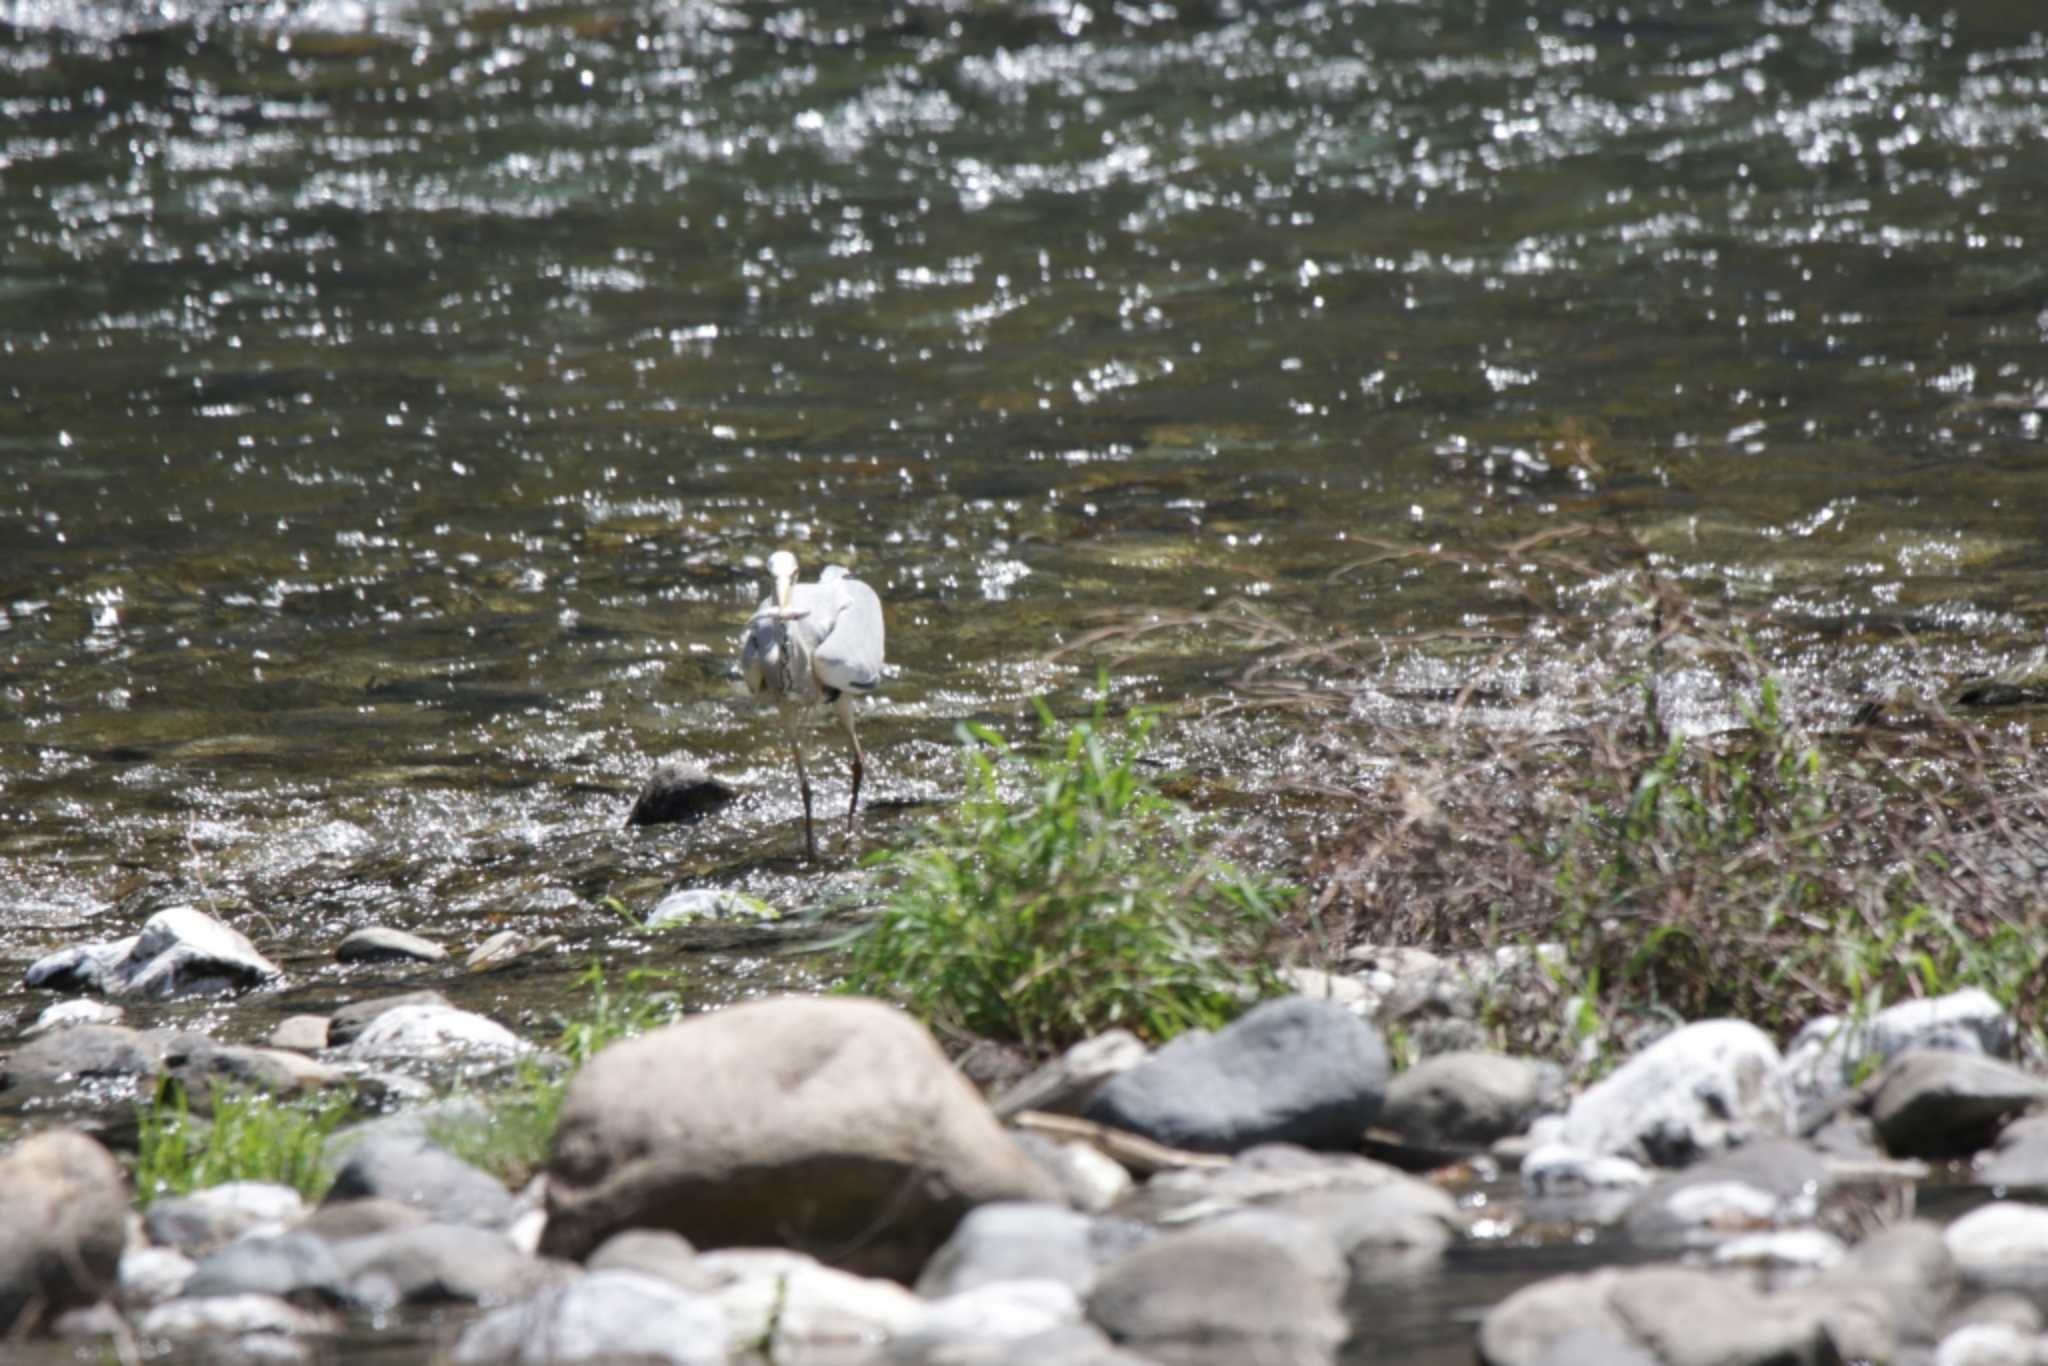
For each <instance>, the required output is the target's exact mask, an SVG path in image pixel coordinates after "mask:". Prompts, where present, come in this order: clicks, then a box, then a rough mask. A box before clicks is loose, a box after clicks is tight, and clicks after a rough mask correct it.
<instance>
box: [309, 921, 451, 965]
mask: <svg viewBox="0 0 2048 1366" xmlns="http://www.w3.org/2000/svg"><path fill="white" fill-rule="evenodd" d="M334 956H335V957H336V958H338V959H340V960H341V961H342V962H344V963H394V962H412V963H438V962H440V961H441V960H442V959H444V958H446V957H447V956H448V950H446V949H444V948H442V947H441V946H440V945H439V944H436V943H435V942H434V941H433V940H431V939H423V938H421V937H420V936H419V935H416V934H408V933H406V932H405V931H404V930H395V929H392V928H391V927H390V926H388V925H369V926H365V927H364V928H362V929H360V930H356V931H355V932H354V933H352V934H350V935H348V936H347V937H346V938H344V939H343V940H342V941H341V942H340V943H339V944H337V945H335V947H334Z"/></svg>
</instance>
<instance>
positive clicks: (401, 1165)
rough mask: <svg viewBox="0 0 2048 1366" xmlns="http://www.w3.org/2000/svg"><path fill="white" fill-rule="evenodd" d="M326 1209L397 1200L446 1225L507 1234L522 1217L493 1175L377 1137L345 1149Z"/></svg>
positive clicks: (421, 1143)
mask: <svg viewBox="0 0 2048 1366" xmlns="http://www.w3.org/2000/svg"><path fill="white" fill-rule="evenodd" d="M345 1151H346V1156H345V1157H344V1158H343V1160H342V1163H341V1166H340V1169H339V1170H337V1171H336V1172H335V1174H334V1184H333V1185H332V1186H330V1187H328V1190H327V1196H326V1198H325V1199H324V1200H323V1201H322V1202H321V1205H322V1207H323V1208H325V1207H326V1206H329V1205H336V1204H341V1203H343V1202H346V1201H350V1200H363V1199H380V1200H395V1201H397V1202H399V1203H400V1204H405V1205H411V1206H412V1207H413V1208H415V1209H418V1210H422V1211H424V1212H425V1213H426V1214H427V1215H428V1216H429V1217H430V1218H432V1219H435V1220H438V1221H440V1222H443V1223H453V1224H469V1225H473V1226H475V1227H478V1228H489V1229H503V1228H508V1227H510V1226H511V1224H512V1222H513V1221H514V1220H515V1219H517V1218H518V1217H519V1213H520V1206H519V1203H518V1202H517V1201H516V1200H515V1199H514V1198H513V1196H512V1193H511V1192H510V1191H508V1190H506V1189H505V1187H504V1186H503V1185H502V1184H500V1182H499V1181H498V1179H497V1178H496V1177H494V1176H492V1175H491V1174H490V1173H488V1172H486V1171H483V1170H481V1169H479V1168H477V1167H472V1166H471V1165H470V1164H469V1163H467V1162H464V1161H463V1160H462V1159H461V1158H459V1157H456V1156H455V1155H454V1154H453V1153H450V1152H448V1151H446V1150H445V1149H442V1148H438V1147H435V1146H434V1145H433V1144H432V1143H429V1142H427V1141H425V1140H423V1139H416V1138H406V1137H403V1136H400V1135H374V1136H372V1137H369V1138H366V1139H363V1140H362V1141H360V1142H357V1143H355V1144H353V1145H352V1146H349V1147H347V1148H346V1150H345Z"/></svg>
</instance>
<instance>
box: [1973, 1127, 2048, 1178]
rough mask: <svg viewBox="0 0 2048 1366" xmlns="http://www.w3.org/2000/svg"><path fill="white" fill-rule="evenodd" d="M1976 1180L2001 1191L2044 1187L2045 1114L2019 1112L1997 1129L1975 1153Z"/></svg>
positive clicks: (2047, 1160) (2047, 1162) (2047, 1173)
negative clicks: (1989, 1142) (1990, 1140)
mask: <svg viewBox="0 0 2048 1366" xmlns="http://www.w3.org/2000/svg"><path fill="white" fill-rule="evenodd" d="M1976 1181H1977V1184H1978V1185H1980V1186H1997V1187H1999V1188H2001V1189H2005V1190H2026V1191H2038V1190H2044V1189H2048V1115H2044V1114H2032V1115H2022V1116H2021V1117H2020V1118H2018V1119H2016V1120H2014V1121H2013V1122H2012V1123H2010V1124H2008V1125H2006V1126H2005V1127H2004V1128H2003V1129H2001V1130H1999V1132H1998V1137H1997V1139H1996V1140H1994V1141H1993V1143H1992V1145H1991V1147H1990V1148H1989V1149H1988V1150H1987V1151H1985V1152H1982V1153H1980V1154H1978V1156H1977V1161H1976Z"/></svg>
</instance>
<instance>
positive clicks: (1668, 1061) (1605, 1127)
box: [1564, 1020, 1794, 1167]
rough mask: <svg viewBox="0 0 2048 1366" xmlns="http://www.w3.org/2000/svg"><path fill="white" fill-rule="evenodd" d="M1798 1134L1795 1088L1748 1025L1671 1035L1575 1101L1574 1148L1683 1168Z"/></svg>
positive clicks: (1706, 1025)
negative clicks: (1752, 1143)
mask: <svg viewBox="0 0 2048 1366" xmlns="http://www.w3.org/2000/svg"><path fill="white" fill-rule="evenodd" d="M1793 1128H1794V1107H1793V1100H1792V1088H1791V1086H1790V1085H1789V1083H1788V1082H1787V1080H1786V1077H1785V1070H1784V1061H1783V1059H1782V1058H1780V1057H1779V1055H1778V1049H1777V1047H1776V1045H1774V1044H1773V1043H1772V1042H1771V1041H1770V1038H1769V1036H1767V1035H1766V1034H1765V1033H1764V1032H1763V1031H1762V1030H1760V1029H1758V1028H1757V1027H1756V1026H1755V1025H1752V1024H1746V1023H1744V1022H1743V1021H1741V1020H1703V1021H1701V1022H1699V1023H1697V1024H1690V1025H1686V1026H1684V1027H1683V1028H1680V1029H1676V1030H1674V1031H1672V1032H1671V1033H1669V1034H1667V1035H1665V1036H1664V1037H1663V1038H1661V1039H1659V1040H1658V1041H1657V1042H1656V1043H1654V1044H1651V1045H1650V1046H1649V1047H1648V1048H1646V1049H1644V1050H1643V1051H1642V1052H1640V1053H1638V1054H1636V1056H1634V1057H1633V1058H1630V1059H1629V1060H1628V1061H1627V1062H1625V1063H1623V1064H1622V1065H1621V1066H1620V1067H1619V1068H1617V1069H1616V1070H1615V1071H1614V1072H1613V1074H1611V1075H1610V1076H1608V1077H1606V1078H1605V1079H1604V1080H1602V1081H1600V1082H1598V1083H1596V1084H1595V1085H1593V1086H1592V1087H1590V1088H1588V1089H1587V1090H1586V1091H1585V1092H1584V1093H1583V1094H1582V1095H1580V1096H1579V1097H1578V1099H1577V1100H1575V1101H1573V1102H1572V1104H1571V1108H1570V1109H1569V1110H1567V1111H1566V1112H1565V1120H1564V1142H1566V1143H1568V1144H1570V1145H1571V1146H1572V1147H1575V1148H1581V1149H1584V1150H1586V1151H1588V1152H1595V1153H1604V1154H1608V1155H1612V1156H1617V1157H1626V1158H1629V1159H1631V1160H1633V1161H1638V1162H1645V1163H1648V1164H1650V1165H1653V1166H1664V1167H1682V1166H1685V1165H1686V1164H1687V1163H1690V1162H1693V1161H1696V1160H1698V1159H1699V1158H1702V1157H1709V1156H1712V1155H1713V1154H1715V1153H1720V1152H1725V1151H1727V1150H1728V1149H1730V1148H1734V1147H1739V1146H1740V1145H1741V1144H1743V1143H1746V1142H1749V1141H1750V1140H1752V1139H1757V1138H1765V1137H1782V1136H1784V1135H1786V1134H1789V1133H1791V1132H1792V1130H1793Z"/></svg>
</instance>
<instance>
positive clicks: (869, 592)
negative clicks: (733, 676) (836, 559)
mask: <svg viewBox="0 0 2048 1366" xmlns="http://www.w3.org/2000/svg"><path fill="white" fill-rule="evenodd" d="M768 572H769V573H770V574H772V575H774V577H775V592H774V594H773V595H772V596H770V597H768V598H767V599H765V600H764V601H763V602H762V603H761V605H760V607H759V608H757V609H755V612H754V615H753V617H752V618H751V619H750V620H749V621H748V622H747V633H746V635H745V636H744V637H742V638H741V640H740V673H741V674H742V676H744V677H745V678H746V680H747V691H748V692H751V693H752V694H753V695H754V696H755V697H756V698H757V699H759V700H761V701H764V702H773V703H775V704H776V706H777V708H779V709H780V711H781V712H782V724H783V728H784V730H785V731H786V732H787V733H788V735H789V752H790V753H791V754H792V755H794V756H795V758H796V781H797V786H798V787H799V788H800V789H802V791H803V795H804V851H805V853H807V854H808V855H809V856H810V857H811V858H816V857H817V856H818V841H817V837H816V835H814V834H813V833H812V830H811V779H810V775H809V774H807V773H805V772H804V751H803V745H802V744H801V743H800V741H799V734H798V727H799V726H800V725H801V724H802V722H803V719H804V716H805V714H806V713H807V712H809V711H810V710H811V709H812V708H814V707H823V706H831V707H835V708H837V709H838V711H839V719H840V720H841V721H843V722H845V723H846V735H847V738H848V739H849V740H851V741H853V794H852V796H850V797H848V798H847V802H846V833H847V837H848V838H849V839H851V838H852V836H853V831H854V814H855V812H856V811H857V810H858V808H859V806H860V778H861V770H862V767H863V765H862V756H861V752H860V734H859V732H857V731H856V730H855V729H854V727H853V699H854V698H855V697H857V696H859V695H861V694H862V693H871V692H873V691H874V690H875V688H876V687H877V686H878V685H879V684H880V683H881V681H882V600H881V599H880V598H878V597H876V596H875V590H874V589H872V588H870V587H868V586H867V585H866V584H864V583H862V582H861V581H860V580H859V579H856V578H854V577H853V576H852V575H851V574H849V573H848V572H847V570H846V567H845V566H844V565H837V564H829V565H826V566H825V568H824V569H823V570H821V571H820V572H819V574H818V581H817V582H816V583H798V582H797V581H796V556H794V555H792V554H790V553H789V552H788V551H787V550H778V551H776V552H775V553H774V554H773V555H770V556H769V557H768Z"/></svg>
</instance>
